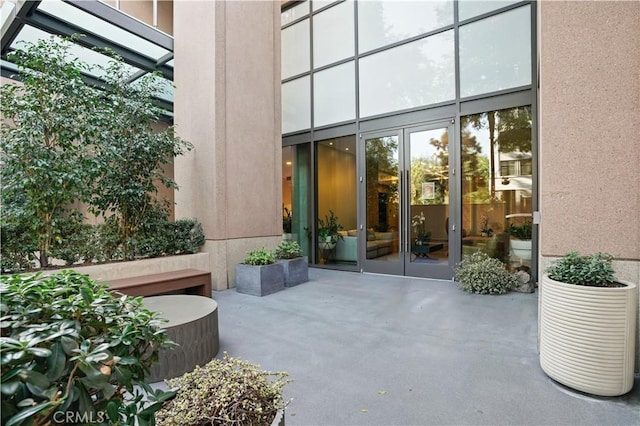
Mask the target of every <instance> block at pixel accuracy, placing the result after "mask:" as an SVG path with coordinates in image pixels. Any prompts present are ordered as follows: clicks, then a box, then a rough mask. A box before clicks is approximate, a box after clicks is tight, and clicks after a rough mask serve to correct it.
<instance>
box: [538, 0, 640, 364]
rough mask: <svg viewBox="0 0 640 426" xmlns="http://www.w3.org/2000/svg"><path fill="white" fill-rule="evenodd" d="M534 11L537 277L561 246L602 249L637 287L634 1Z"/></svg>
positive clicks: (638, 64) (639, 98)
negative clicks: (537, 89) (538, 222)
mask: <svg viewBox="0 0 640 426" xmlns="http://www.w3.org/2000/svg"><path fill="white" fill-rule="evenodd" d="M538 8H539V14H538V16H539V31H538V41H539V45H538V48H539V61H540V62H539V63H540V92H539V93H540V103H539V107H540V108H539V111H540V114H539V118H540V120H539V135H540V138H539V139H540V140H539V141H540V211H541V214H542V223H541V226H540V231H541V232H540V234H541V241H540V247H541V250H540V252H541V262H540V265H541V270H540V273H542V271H543V270H544V268H545V267H546V266H547V265H548V264H549V262H550V261H551V260H553V259H554V258H556V257H557V256H561V255H563V254H565V253H566V252H568V251H570V250H578V251H580V252H583V253H593V252H599V251H602V252H608V253H611V254H612V255H614V256H615V258H616V261H615V268H616V272H617V275H618V278H620V279H625V280H629V281H632V282H634V283H636V284H638V283H640V49H638V46H640V2H633V1H631V2H625V1H621V2H599V1H598V2H589V1H579V2H575V1H542V2H539V3H538ZM638 329H639V330H640V325H639V328H638ZM636 346H637V347H639V345H636ZM636 359H637V361H636V371H638V369H639V368H640V357H638V356H637V357H636Z"/></svg>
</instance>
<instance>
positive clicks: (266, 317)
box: [215, 269, 640, 425]
mask: <svg viewBox="0 0 640 426" xmlns="http://www.w3.org/2000/svg"><path fill="white" fill-rule="evenodd" d="M309 272H310V281H309V282H307V283H305V284H302V285H299V286H297V287H293V288H289V289H286V290H285V291H281V292H279V293H275V294H272V295H270V296H267V297H262V298H260V297H254V296H249V295H245V294H239V293H236V292H235V290H226V291H222V292H216V293H215V299H216V300H217V302H218V304H219V324H220V352H219V356H220V357H221V356H222V353H223V352H224V351H227V352H229V354H230V355H231V356H234V357H239V358H244V359H247V360H250V361H252V362H255V363H257V364H260V365H261V366H262V368H264V369H267V370H283V371H287V372H288V373H289V374H290V377H291V379H293V380H294V381H293V382H292V383H291V384H289V385H287V387H286V388H285V389H286V391H285V397H286V398H293V401H292V402H291V404H290V405H289V406H288V407H287V411H286V424H287V425H374V424H378V425H440V424H455V425H462V424H470V425H480V424H484V425H614V424H616V425H638V424H640V380H639V379H638V378H637V379H636V386H635V388H634V391H632V392H631V393H629V394H627V395H625V396H623V397H619V398H597V397H592V396H588V395H584V394H581V393H578V392H575V391H572V390H569V389H567V388H565V387H564V386H562V385H559V384H557V383H555V382H553V381H552V380H551V379H549V378H548V377H547V376H546V375H545V374H544V373H543V372H542V370H541V369H540V366H539V363H538V354H537V350H536V336H537V303H538V295H537V293H535V294H519V293H509V294H507V295H504V296H479V295H471V294H467V293H464V292H463V291H462V290H460V289H458V288H457V287H456V285H455V284H454V283H452V282H449V281H435V280H424V279H411V278H403V277H393V276H382V275H369V274H358V273H353V272H340V271H332V270H323V269H310V271H309Z"/></svg>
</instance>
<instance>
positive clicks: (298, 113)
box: [282, 76, 311, 133]
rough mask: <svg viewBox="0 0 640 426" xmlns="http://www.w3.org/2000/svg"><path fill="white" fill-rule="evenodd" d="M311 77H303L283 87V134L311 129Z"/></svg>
mask: <svg viewBox="0 0 640 426" xmlns="http://www.w3.org/2000/svg"><path fill="white" fill-rule="evenodd" d="M310 81H311V79H310V77H308V76H307V77H302V78H298V79H296V80H292V81H290V82H288V83H285V84H283V85H282V133H289V132H294V131H296V130H303V129H308V128H309V127H311V85H310Z"/></svg>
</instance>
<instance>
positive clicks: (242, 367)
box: [156, 352, 290, 426]
mask: <svg viewBox="0 0 640 426" xmlns="http://www.w3.org/2000/svg"><path fill="white" fill-rule="evenodd" d="M287 376H288V375H287V373H285V372H273V371H263V370H261V369H260V366H258V365H255V364H252V363H250V362H248V361H244V360H241V359H238V358H231V357H230V356H229V355H228V354H227V353H226V352H225V354H224V358H223V359H214V360H212V361H211V362H209V363H207V364H206V365H204V366H203V367H199V366H198V367H196V368H195V369H194V370H193V371H192V372H189V373H186V374H184V375H183V376H181V377H177V378H175V379H171V380H168V381H167V383H168V385H169V386H170V387H171V388H172V389H176V397H175V398H174V399H172V400H170V401H168V402H167V403H165V405H164V406H163V407H162V409H161V410H160V411H158V413H157V414H156V421H157V424H160V425H176V426H199V425H208V424H213V425H218V424H220V425H222V424H225V425H227V424H229V425H231V424H237V425H282V426H284V415H283V413H284V409H285V407H286V405H287V404H288V403H289V401H285V400H284V399H283V398H282V391H283V388H284V386H285V385H286V384H287V383H289V382H290V380H288V379H287Z"/></svg>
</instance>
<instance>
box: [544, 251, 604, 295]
mask: <svg viewBox="0 0 640 426" xmlns="http://www.w3.org/2000/svg"><path fill="white" fill-rule="evenodd" d="M612 261H613V256H611V255H609V254H606V253H595V254H591V255H586V256H580V254H579V253H578V252H575V251H572V252H569V253H567V254H566V255H564V256H563V257H561V258H560V259H558V260H557V261H556V262H555V263H554V264H553V265H551V266H550V267H549V268H547V270H546V272H547V274H549V277H550V278H551V279H553V280H556V281H562V282H564V283H568V284H575V285H586V286H594V287H607V286H609V285H611V284H612V283H613V282H614V281H615V280H616V278H615V272H614V270H613V265H612Z"/></svg>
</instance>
